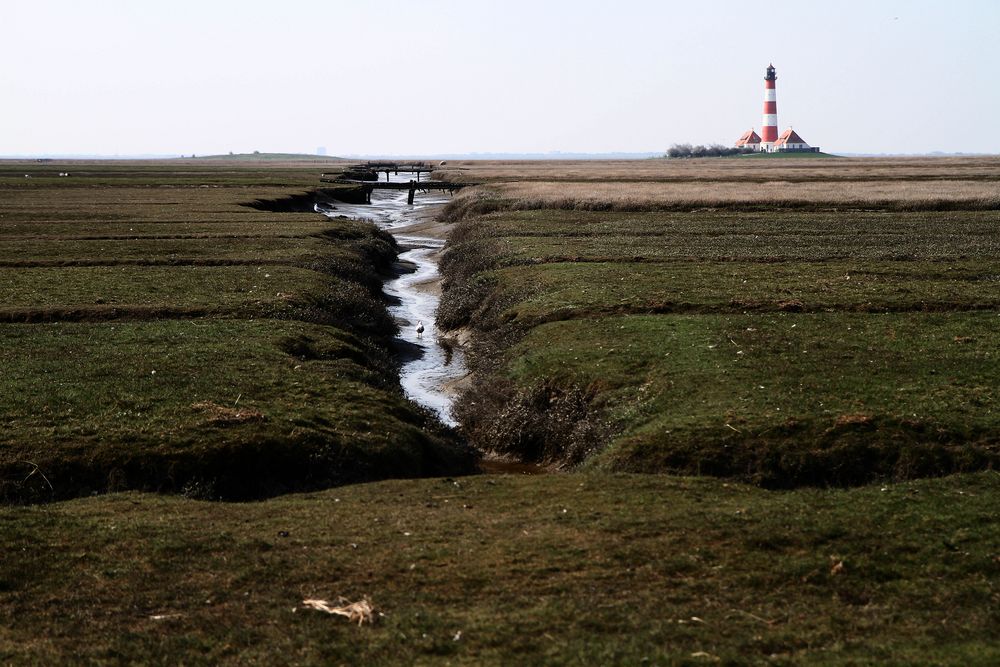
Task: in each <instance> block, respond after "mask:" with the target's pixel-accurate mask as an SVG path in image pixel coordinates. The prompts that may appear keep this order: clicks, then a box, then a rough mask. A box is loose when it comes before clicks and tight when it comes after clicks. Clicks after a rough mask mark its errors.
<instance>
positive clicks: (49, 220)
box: [0, 163, 469, 501]
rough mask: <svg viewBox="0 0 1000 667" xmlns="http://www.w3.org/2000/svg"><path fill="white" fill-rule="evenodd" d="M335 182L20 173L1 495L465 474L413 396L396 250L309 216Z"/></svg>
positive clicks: (160, 167)
mask: <svg viewBox="0 0 1000 667" xmlns="http://www.w3.org/2000/svg"><path fill="white" fill-rule="evenodd" d="M64 170H68V171H69V172H70V173H71V174H72V175H71V176H70V177H69V178H60V177H58V176H57V173H58V172H59V171H64ZM25 173H29V174H31V176H32V178H24V174H25ZM316 185H317V173H316V172H315V167H308V168H299V167H295V166H287V165H279V166H275V167H270V168H266V169H265V168H247V167H241V166H239V165H231V166H228V167H226V168H221V167H218V166H215V167H211V168H203V167H193V166H185V165H182V164H179V165H169V166H168V165H164V164H127V165H93V164H73V165H70V166H66V165H59V164H44V165H38V164H31V163H27V164H10V163H7V164H5V165H3V166H2V168H0V236H2V238H3V241H4V242H3V244H2V247H0V322H2V324H0V363H2V367H3V369H4V370H3V373H4V375H3V385H4V386H3V395H2V398H0V422H2V423H3V425H4V428H3V432H2V435H0V497H2V498H3V499H4V500H8V501H22V500H51V499H54V498H66V497H72V496H76V495H84V494H89V493H91V492H94V491H107V490H121V489H150V490H161V491H184V492H187V493H189V494H193V495H198V496H203V497H219V496H222V497H227V498H252V497H259V496H261V495H269V494H273V493H276V492H280V491H285V490H290V489H303V488H320V487H324V486H329V485H330V484H334V483H338V482H343V481H349V480H359V479H373V478H384V477H387V476H393V475H401V474H403V475H409V474H423V473H433V472H437V473H445V472H458V471H462V470H466V469H468V465H469V461H468V460H467V458H465V457H464V455H463V454H461V451H460V448H459V447H458V446H457V445H456V444H455V442H454V441H453V439H452V438H451V436H449V435H447V434H445V433H443V432H440V431H438V430H436V429H435V428H433V427H429V426H428V425H429V424H430V420H428V419H427V417H426V415H424V414H423V413H422V412H420V411H419V410H417V409H415V408H414V406H413V405H412V404H410V403H408V402H407V401H405V400H403V398H402V397H401V395H400V392H399V389H398V380H397V378H396V374H395V368H394V363H393V361H392V359H391V358H390V356H389V354H388V353H387V351H386V347H385V343H386V340H387V338H386V337H387V336H391V335H392V334H393V332H394V330H395V325H394V324H393V322H392V321H391V319H390V318H389V316H388V314H387V312H386V310H385V306H384V304H383V303H382V301H381V297H380V294H381V276H380V275H379V271H381V270H385V269H387V268H388V267H389V265H390V263H391V262H392V261H393V259H394V258H395V244H394V242H393V240H392V238H391V237H389V236H388V235H386V234H383V233H380V232H378V231H376V230H375V229H374V228H372V227H370V226H368V225H365V224H362V223H355V222H347V221H337V222H335V223H331V222H330V221H328V220H327V219H325V218H324V217H322V216H320V215H318V214H316V213H311V212H308V210H309V208H310V204H311V200H312V198H313V195H312V194H308V193H310V191H311V190H312V189H313V188H314V187H315V186H316ZM259 200H260V201H264V202H266V204H265V208H274V209H282V208H284V209H292V210H299V211H303V212H298V213H296V212H281V213H273V212H268V211H266V210H257V209H255V208H251V207H248V206H245V205H244V204H246V203H253V202H257V201H259Z"/></svg>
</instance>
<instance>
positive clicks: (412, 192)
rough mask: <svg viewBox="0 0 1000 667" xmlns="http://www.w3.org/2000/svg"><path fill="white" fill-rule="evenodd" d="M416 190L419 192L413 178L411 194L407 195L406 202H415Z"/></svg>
mask: <svg viewBox="0 0 1000 667" xmlns="http://www.w3.org/2000/svg"><path fill="white" fill-rule="evenodd" d="M416 192H417V185H416V183H414V182H413V180H412V179H411V180H410V194H409V195H408V196H407V197H406V203H407V204H413V195H414V194H416Z"/></svg>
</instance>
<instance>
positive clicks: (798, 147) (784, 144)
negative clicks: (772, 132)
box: [771, 128, 819, 152]
mask: <svg viewBox="0 0 1000 667" xmlns="http://www.w3.org/2000/svg"><path fill="white" fill-rule="evenodd" d="M771 150H772V151H774V152H786V151H803V152H817V151H819V149H818V148H813V147H812V146H810V145H809V144H807V143H806V142H805V140H804V139H802V137H800V136H799V135H798V133H797V132H796V131H795V130H793V129H792V128H788V129H787V130H785V131H784V132H782V133H781V135H780V136H779V137H778V140H777V141H775V142H774V147H773V148H772V149H771Z"/></svg>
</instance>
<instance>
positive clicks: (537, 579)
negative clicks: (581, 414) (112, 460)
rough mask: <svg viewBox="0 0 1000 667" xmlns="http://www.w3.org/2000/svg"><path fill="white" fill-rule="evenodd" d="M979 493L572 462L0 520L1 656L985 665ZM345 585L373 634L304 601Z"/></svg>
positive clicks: (953, 483)
mask: <svg viewBox="0 0 1000 667" xmlns="http://www.w3.org/2000/svg"><path fill="white" fill-rule="evenodd" d="M998 493H1000V486H998V477H997V475H996V474H995V473H982V474H978V475H969V476H954V477H950V478H948V479H944V480H930V481H928V480H924V481H916V482H908V483H902V484H894V485H891V486H887V487H879V486H872V487H866V488H860V489H851V490H818V489H808V490H799V491H795V492H773V491H763V490H761V489H758V488H753V487H748V486H743V485H739V484H721V483H720V482H718V481H717V480H711V479H692V478H675V477H666V476H653V475H641V476H619V475H608V474H590V475H557V476H548V477H520V478H519V477H512V476H506V477H493V476H490V477H487V476H480V477H474V478H463V479H460V480H451V479H442V480H418V481H392V482H380V483H375V484H365V485H355V486H350V487H344V488H340V489H335V490H331V491H326V492H322V493H316V494H309V495H298V496H294V495H293V496H286V497H283V498H277V499H273V500H270V501H267V502H264V503H250V504H218V503H211V504H210V503H204V502H197V501H191V500H186V499H183V498H176V497H162V496H150V495H138V494H116V495H112V496H107V497H104V498H93V499H82V500H75V501H71V502H66V503H59V504H56V505H49V506H39V507H30V508H13V509H6V510H0V525H2V526H3V530H4V536H5V537H4V541H3V544H2V547H0V548H2V551H0V564H2V570H0V571H2V574H0V619H2V621H3V622H2V623H0V628H2V629H0V660H2V661H3V662H6V663H11V664H53V663H70V662H74V663H79V662H92V663H121V662H126V663H144V664H177V663H185V664H220V663H221V664H259V663H266V664H275V665H284V664H288V665H291V664H295V665H301V664H316V665H319V664H331V663H334V664H347V663H368V664H493V665H509V664H567V665H570V664H619V665H636V664H643V663H644V662H649V663H651V664H712V663H714V662H717V661H721V662H722V663H723V664H733V665H749V664H761V663H768V664H779V665H798V664H824V665H841V664H843V665H847V664H873V663H879V664H926V665H932V664H933V665H939V664H955V665H989V664H995V663H996V661H997V660H998V659H1000V652H998V651H1000V649H998V646H997V643H996V627H997V624H998V623H1000V617H998V613H997V609H998V605H997V603H998V595H1000V590H998V587H997V580H998V568H1000V564H998V558H1000V533H998V532H997V530H996V526H995V519H996V502H995V501H996V497H997V494H998ZM341 596H343V597H344V598H345V599H347V600H349V601H356V600H359V599H362V598H365V597H367V598H368V599H369V600H370V601H371V603H372V604H373V605H374V606H375V608H376V610H377V612H379V614H380V615H379V616H378V619H377V622H376V623H375V624H374V625H370V626H369V625H365V626H363V627H358V626H357V625H353V624H351V623H350V622H348V621H347V620H346V619H342V618H337V617H331V616H328V615H326V614H323V613H320V612H316V611H312V610H308V609H305V608H304V607H303V606H302V601H303V600H305V599H309V598H320V599H327V600H330V601H333V602H336V600H337V599H338V598H339V597H341Z"/></svg>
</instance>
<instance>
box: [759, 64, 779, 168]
mask: <svg viewBox="0 0 1000 667" xmlns="http://www.w3.org/2000/svg"><path fill="white" fill-rule="evenodd" d="M777 80H778V77H777V75H776V74H775V73H774V65H768V66H767V73H766V74H765V75H764V120H763V122H762V123H761V132H760V149H761V150H762V151H770V150H771V149H772V147H773V146H774V142H775V141H777V140H778V98H777V94H776V91H775V89H774V82H775V81H777Z"/></svg>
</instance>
